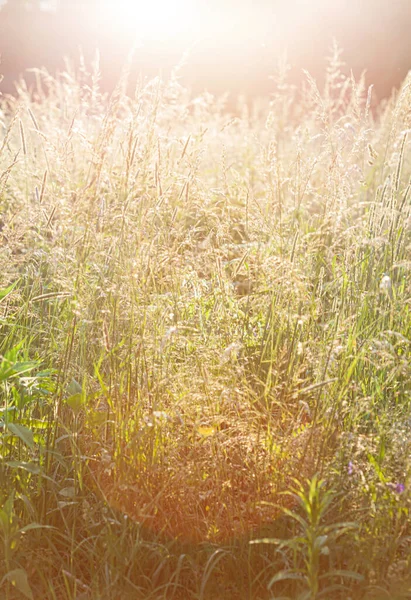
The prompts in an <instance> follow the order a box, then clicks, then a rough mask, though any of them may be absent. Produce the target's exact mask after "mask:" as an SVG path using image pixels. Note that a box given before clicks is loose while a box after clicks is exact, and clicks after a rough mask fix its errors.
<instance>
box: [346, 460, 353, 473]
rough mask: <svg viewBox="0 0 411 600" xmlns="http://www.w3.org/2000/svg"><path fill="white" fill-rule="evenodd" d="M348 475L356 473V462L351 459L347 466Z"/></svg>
mask: <svg viewBox="0 0 411 600" xmlns="http://www.w3.org/2000/svg"><path fill="white" fill-rule="evenodd" d="M347 473H348V475H352V474H353V473H354V463H353V462H352V461H351V460H350V462H349V463H348V468H347Z"/></svg>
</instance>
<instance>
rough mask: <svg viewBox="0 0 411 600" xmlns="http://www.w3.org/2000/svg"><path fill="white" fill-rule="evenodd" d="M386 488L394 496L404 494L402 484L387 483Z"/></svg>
mask: <svg viewBox="0 0 411 600" xmlns="http://www.w3.org/2000/svg"><path fill="white" fill-rule="evenodd" d="M387 487H389V488H390V490H392V491H393V492H395V493H396V494H402V493H403V492H405V485H404V484H403V483H387Z"/></svg>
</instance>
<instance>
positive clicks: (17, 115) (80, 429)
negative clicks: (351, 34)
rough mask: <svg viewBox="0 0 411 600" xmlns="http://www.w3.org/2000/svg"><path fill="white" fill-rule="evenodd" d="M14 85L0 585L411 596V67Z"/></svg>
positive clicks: (7, 165)
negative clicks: (389, 73)
mask: <svg viewBox="0 0 411 600" xmlns="http://www.w3.org/2000/svg"><path fill="white" fill-rule="evenodd" d="M325 68H326V77H325V85H324V86H321V88H319V87H318V86H317V84H316V82H315V81H314V80H313V78H312V77H311V76H310V75H309V74H308V73H307V74H306V78H305V83H304V84H303V85H302V86H301V87H300V88H298V89H297V88H296V87H295V86H294V85H291V84H289V83H288V79H287V73H288V66H287V64H286V63H285V62H284V61H282V62H280V63H279V65H278V69H277V71H276V73H275V74H274V76H273V80H272V94H271V95H270V97H269V98H266V99H262V100H261V101H255V102H254V103H253V105H252V106H250V104H249V103H247V102H245V101H242V100H241V99H240V100H238V102H237V104H236V105H235V106H233V104H232V103H231V105H230V107H228V105H227V98H224V97H223V98H216V97H213V96H212V95H211V94H207V93H204V94H202V95H201V96H199V97H194V96H193V95H192V94H191V93H190V91H189V90H187V89H185V88H184V87H183V86H182V85H181V83H180V79H179V70H178V68H176V70H175V72H174V73H173V75H172V77H171V78H170V79H169V80H167V81H162V80H161V79H159V78H156V79H154V80H152V81H149V82H142V83H141V84H139V85H138V86H137V88H136V90H135V92H134V93H133V94H131V95H130V94H129V93H128V94H127V93H126V90H127V77H128V72H127V67H125V69H124V71H123V73H122V74H121V75H119V82H118V85H117V87H116V89H115V91H114V92H113V93H112V94H111V95H108V94H104V93H102V92H101V91H100V88H99V78H100V75H99V67H98V61H97V60H96V62H95V64H94V65H92V66H91V67H90V69H88V68H87V66H86V65H84V64H83V63H82V64H81V66H80V68H79V69H77V70H74V69H73V68H72V67H70V65H69V64H67V71H66V72H64V73H61V74H59V75H58V76H56V77H52V76H51V75H50V74H49V73H47V72H46V71H45V70H44V69H38V70H36V71H35V77H36V85H35V86H34V87H32V88H30V89H28V86H27V85H26V84H25V83H24V80H21V81H20V82H19V83H18V84H17V93H16V95H15V96H6V95H3V96H2V97H1V98H0V130H1V132H2V133H1V138H0V240H1V243H0V261H1V271H0V453H1V461H0V507H1V508H0V597H1V598H4V599H5V600H19V599H23V598H28V599H32V600H37V599H39V600H63V599H64V600H66V599H67V600H139V599H141V600H274V599H275V598H277V599H280V598H281V599H283V600H285V599H286V598H289V599H299V600H317V599H320V598H323V599H327V600H338V599H341V600H349V599H351V600H356V599H367V600H376V599H381V600H382V599H400V598H404V599H405V598H411V522H410V518H409V511H410V507H411V494H410V485H411V414H410V403H411V377H410V376H411V362H410V358H411V280H410V269H411V194H410V191H411V184H410V177H411V159H410V144H411V136H410V135H409V132H410V130H411V129H410V128H411V78H408V79H406V80H405V81H404V83H403V85H402V87H401V88H400V89H399V90H398V91H396V92H394V93H393V95H392V97H391V98H389V99H387V100H384V101H381V102H377V101H376V99H375V97H374V95H373V90H372V86H371V87H367V86H366V85H365V83H364V80H359V81H356V80H355V79H354V77H353V76H352V75H350V71H349V69H347V68H346V67H345V66H344V65H343V63H342V59H341V52H340V50H339V49H338V48H337V47H335V48H334V51H333V53H332V55H331V57H330V58H329V60H328V62H327V65H326V67H325Z"/></svg>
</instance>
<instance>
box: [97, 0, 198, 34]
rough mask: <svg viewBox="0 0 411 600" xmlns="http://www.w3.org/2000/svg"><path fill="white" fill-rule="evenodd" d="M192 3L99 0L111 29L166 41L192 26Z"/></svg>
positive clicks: (194, 14)
mask: <svg viewBox="0 0 411 600" xmlns="http://www.w3.org/2000/svg"><path fill="white" fill-rule="evenodd" d="M195 4H196V3H193V2H191V1H190V0H172V1H170V0H150V1H149V2H147V1H146V0H144V1H142V0H103V2H102V12H103V15H102V16H103V17H104V21H105V23H106V26H108V27H110V29H112V30H116V31H119V30H123V31H128V32H130V31H133V32H135V33H136V35H138V36H139V37H140V38H141V39H145V40H162V41H163V40H167V41H168V40H172V39H173V38H175V37H176V36H178V35H181V34H184V33H186V32H187V31H189V30H190V29H192V28H193V27H194V25H195V21H197V19H196V17H197V15H196V9H195Z"/></svg>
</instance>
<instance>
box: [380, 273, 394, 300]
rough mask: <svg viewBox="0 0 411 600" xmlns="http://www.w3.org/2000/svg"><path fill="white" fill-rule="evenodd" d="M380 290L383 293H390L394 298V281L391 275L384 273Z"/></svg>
mask: <svg viewBox="0 0 411 600" xmlns="http://www.w3.org/2000/svg"><path fill="white" fill-rule="evenodd" d="M380 291H381V292H382V293H385V294H388V296H389V297H390V298H392V281H391V277H390V276H389V275H387V274H386V273H384V274H383V276H382V279H381V282H380Z"/></svg>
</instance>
